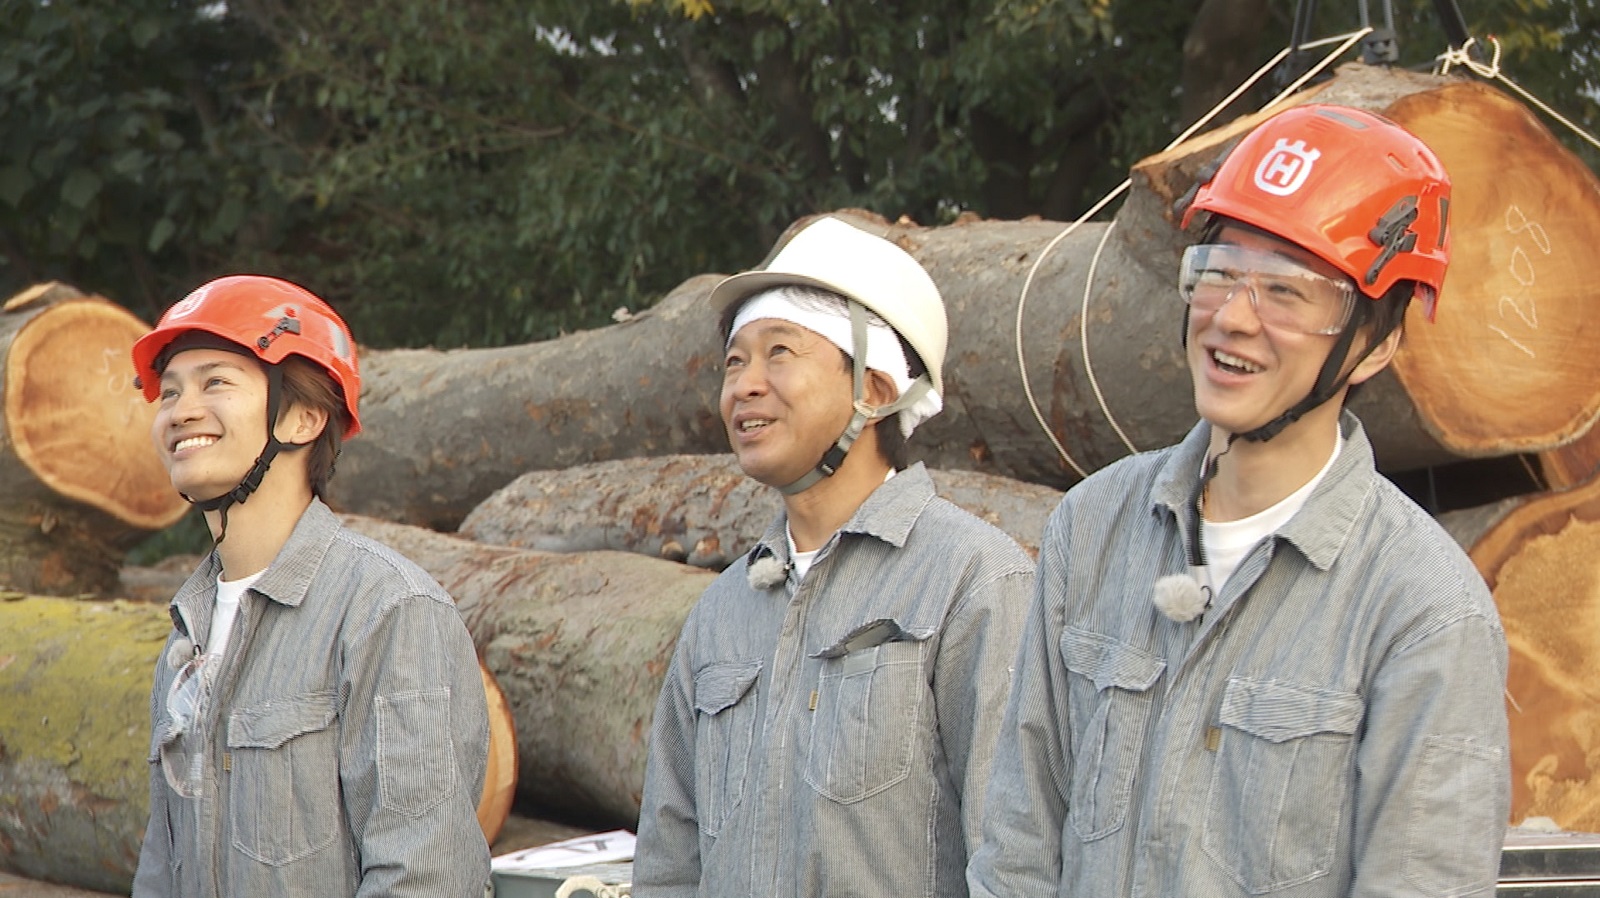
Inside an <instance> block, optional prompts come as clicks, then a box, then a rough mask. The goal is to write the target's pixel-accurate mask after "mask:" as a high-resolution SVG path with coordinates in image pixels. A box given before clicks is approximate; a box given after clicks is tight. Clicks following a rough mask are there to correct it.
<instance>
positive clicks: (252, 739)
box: [228, 690, 336, 748]
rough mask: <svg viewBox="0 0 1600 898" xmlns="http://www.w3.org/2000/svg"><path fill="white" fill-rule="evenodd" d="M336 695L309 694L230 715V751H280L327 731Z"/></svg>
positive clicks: (331, 721) (333, 713)
mask: <svg viewBox="0 0 1600 898" xmlns="http://www.w3.org/2000/svg"><path fill="white" fill-rule="evenodd" d="M335 696H336V693H334V692H332V691H331V690H330V691H327V692H309V693H306V694H305V695H295V696H290V697H289V698H281V699H273V700H271V701H269V702H266V703H264V704H261V705H257V706H256V707H254V708H240V709H238V710H236V711H234V712H233V713H231V714H229V715H228V747H229V748H277V747H279V746H280V745H282V744H283V743H285V742H288V741H289V740H290V739H293V738H294V737H296V736H301V735H304V734H306V733H315V732H317V731H318V730H324V729H327V727H328V724H330V723H333V718H334V715H335V712H336V707H335V704H334V699H335Z"/></svg>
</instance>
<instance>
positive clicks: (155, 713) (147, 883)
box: [133, 651, 178, 898]
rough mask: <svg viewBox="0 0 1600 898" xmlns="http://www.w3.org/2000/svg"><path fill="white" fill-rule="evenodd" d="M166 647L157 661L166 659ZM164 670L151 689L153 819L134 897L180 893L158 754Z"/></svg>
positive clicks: (141, 852) (143, 847) (135, 878)
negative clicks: (174, 871) (173, 861)
mask: <svg viewBox="0 0 1600 898" xmlns="http://www.w3.org/2000/svg"><path fill="white" fill-rule="evenodd" d="M165 659H166V652H165V651H162V653H161V656H160V658H159V659H158V660H157V661H156V664H158V665H160V664H165V663H166V660H165ZM160 684H161V673H160V670H159V668H158V669H157V671H156V675H155V677H154V681H153V683H152V685H151V689H150V757H149V762H150V764H149V766H150V820H149V822H148V823H146V824H145V829H144V843H143V844H142V845H140V846H139V867H138V869H137V870H136V871H135V872H134V875H133V898H171V896H174V895H177V894H178V885H177V883H175V882H173V879H172V828H171V826H170V825H169V823H168V822H167V783H166V777H165V775H164V774H162V772H161V759H160V757H159V755H158V752H159V746H160V744H161V743H160V740H159V739H158V738H157V736H156V733H158V732H160V731H161V730H160V727H161V726H162V723H161V721H160V716H161V713H162V711H161V703H160V702H159V701H158V700H157V695H159V694H160Z"/></svg>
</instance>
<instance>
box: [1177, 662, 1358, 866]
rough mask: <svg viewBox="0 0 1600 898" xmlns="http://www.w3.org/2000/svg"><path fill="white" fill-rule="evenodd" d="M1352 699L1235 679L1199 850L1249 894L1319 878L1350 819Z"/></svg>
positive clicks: (1226, 700) (1225, 698)
mask: <svg viewBox="0 0 1600 898" xmlns="http://www.w3.org/2000/svg"><path fill="white" fill-rule="evenodd" d="M1364 713H1365V703H1363V702H1362V700H1361V697H1360V696H1359V695H1356V694H1355V693H1350V692H1340V691H1337V690H1332V689H1324V688H1320V687H1313V686H1304V685H1298V684H1294V683H1285V682H1281V681H1273V680H1253V679H1249V678H1246V677H1234V678H1231V679H1229V680H1228V685H1227V688H1226V689H1225V690H1224V691H1223V695H1222V709H1221V711H1220V712H1219V715H1218V721H1219V722H1220V723H1221V724H1222V739H1221V742H1220V744H1219V745H1218V749H1217V758H1216V765H1215V767H1214V768H1213V771H1212V774H1211V786H1210V789H1209V791H1208V793H1207V796H1206V822H1205V829H1204V832H1203V833H1202V835H1201V845H1202V847H1203V848H1204V849H1205V852H1206V854H1207V855H1208V856H1210V857H1211V859H1212V860H1213V861H1215V862H1216V863H1217V865H1218V866H1220V867H1221V868H1222V869H1223V870H1224V871H1226V872H1227V874H1228V875H1229V876H1230V877H1232V878H1233V880H1234V881H1235V882H1237V883H1238V884H1239V885H1240V886H1241V887H1242V888H1244V889H1246V890H1248V891H1249V892H1251V893H1254V894H1261V893H1264V892H1270V891H1273V890H1274V889H1282V888H1287V887H1289V886H1293V885H1299V884H1300V883H1304V882H1308V881H1310V880H1313V879H1316V878H1317V877H1320V876H1325V875H1327V873H1328V872H1329V870H1330V869H1331V868H1332V864H1333V858H1334V852H1335V849H1336V847H1337V844H1338V839H1339V832H1340V830H1341V829H1342V828H1343V826H1344V823H1345V820H1346V818H1347V817H1348V814H1349V808H1348V807H1347V803H1348V802H1349V800H1350V799H1349V795H1350V787H1351V777H1352V776H1353V775H1354V773H1353V765H1352V752H1353V751H1354V747H1355V733H1356V731H1357V729H1358V728H1359V727H1360V725H1361V719H1362V716H1363V715H1364Z"/></svg>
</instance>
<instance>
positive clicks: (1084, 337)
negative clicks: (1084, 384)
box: [1078, 220, 1139, 453]
mask: <svg viewBox="0 0 1600 898" xmlns="http://www.w3.org/2000/svg"><path fill="white" fill-rule="evenodd" d="M1116 226H1117V223H1116V221H1115V220H1112V221H1111V223H1110V224H1107V225H1106V230H1105V233H1104V234H1101V235H1100V245H1099V246H1096V247H1095V248H1094V255H1093V256H1091V257H1089V271H1088V273H1087V274H1085V275H1084V276H1083V306H1082V307H1081V308H1080V309H1079V310H1078V344H1079V345H1080V346H1082V347H1083V371H1084V373H1085V374H1088V375H1089V388H1090V389H1092V390H1094V399H1095V401H1096V402H1098V403H1100V414H1102V415H1105V416H1106V420H1107V421H1108V422H1110V423H1111V429H1112V430H1114V431H1116V432H1117V436H1118V437H1120V438H1121V439H1122V445H1123V446H1126V447H1127V449H1128V452H1130V453H1137V452H1138V451H1139V450H1138V449H1135V448H1134V447H1133V441H1132V440H1130V439H1128V435H1127V434H1125V433H1123V432H1122V427H1121V426H1120V425H1119V424H1117V419H1116V418H1114V417H1112V415H1111V407H1110V406H1108V405H1106V397H1105V394H1103V393H1101V392H1100V381H1099V379H1098V378H1096V377H1095V376H1094V365H1092V364H1090V363H1089V288H1090V287H1092V286H1094V270H1095V268H1096V267H1098V266H1099V264H1100V253H1101V251H1103V250H1104V249H1105V248H1106V241H1107V240H1108V239H1110V237H1111V232H1112V230H1113V229H1115V228H1116Z"/></svg>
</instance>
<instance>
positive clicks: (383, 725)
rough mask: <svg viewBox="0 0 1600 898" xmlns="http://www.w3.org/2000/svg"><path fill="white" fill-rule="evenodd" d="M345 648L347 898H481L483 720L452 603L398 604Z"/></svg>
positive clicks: (472, 656) (468, 644)
mask: <svg viewBox="0 0 1600 898" xmlns="http://www.w3.org/2000/svg"><path fill="white" fill-rule="evenodd" d="M344 651H345V653H346V656H347V663H346V675H345V682H344V688H345V690H346V695H347V699H346V701H345V703H344V706H343V710H342V715H343V718H342V721H341V737H340V738H341V747H340V761H339V766H340V780H341V783H342V785H343V787H344V796H345V811H346V813H347V814H348V815H349V819H350V827H351V831H352V832H353V833H354V835H355V838H356V842H357V850H358V852H359V856H360V859H361V885H360V888H359V889H358V890H357V893H356V894H357V896H376V895H383V896H386V898H408V896H414V898H423V896H427V898H482V896H483V895H484V894H485V890H486V887H487V885H488V882H489V848H488V845H487V844H486V843H485V842H484V838H483V830H482V829H481V828H480V827H479V825H478V818H477V803H478V797H479V795H480V794H481V793H482V791H483V778H484V772H485V768H486V766H487V763H488V742H489V724H488V721H489V716H488V707H487V702H486V699H485V696H484V691H483V680H482V677H481V675H480V674H479V672H478V661H477V654H476V652H475V651H474V649H473V646H472V639H471V637H470V636H469V635H468V634H467V630H466V626H465V625H464V624H463V623H462V621H461V618H460V615H459V614H458V613H457V611H456V609H455V606H454V605H453V604H451V603H450V602H449V600H448V599H447V598H441V597H439V596H433V595H426V594H419V595H411V596H406V597H403V598H401V599H399V600H398V601H396V602H393V603H390V604H387V605H386V606H385V608H384V609H383V610H382V611H381V612H380V613H379V614H377V615H376V616H375V620H374V622H373V625H372V626H371V628H370V630H369V632H367V633H365V634H362V635H361V636H359V637H358V638H357V639H354V640H351V641H349V642H347V643H346V644H345V646H344Z"/></svg>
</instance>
